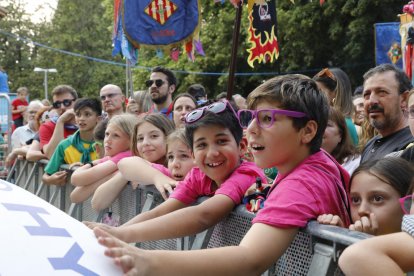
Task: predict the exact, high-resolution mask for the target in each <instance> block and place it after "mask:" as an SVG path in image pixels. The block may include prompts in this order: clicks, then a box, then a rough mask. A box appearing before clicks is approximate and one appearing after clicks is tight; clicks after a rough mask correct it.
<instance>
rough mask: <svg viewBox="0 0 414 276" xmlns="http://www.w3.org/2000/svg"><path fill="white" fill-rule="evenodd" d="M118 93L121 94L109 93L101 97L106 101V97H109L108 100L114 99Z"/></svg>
mask: <svg viewBox="0 0 414 276" xmlns="http://www.w3.org/2000/svg"><path fill="white" fill-rule="evenodd" d="M116 95H121V93H109V94H107V95H102V96H101V97H100V98H101V101H105V100H106V99H108V100H109V99H112V98H113V97H115V96H116Z"/></svg>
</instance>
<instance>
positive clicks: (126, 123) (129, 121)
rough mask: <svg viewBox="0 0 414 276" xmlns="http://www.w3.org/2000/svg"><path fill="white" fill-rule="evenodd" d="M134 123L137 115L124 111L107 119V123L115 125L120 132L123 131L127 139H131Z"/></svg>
mask: <svg viewBox="0 0 414 276" xmlns="http://www.w3.org/2000/svg"><path fill="white" fill-rule="evenodd" d="M136 123H137V117H136V116H135V115H132V114H128V113H124V114H120V115H115V116H114V117H112V118H111V119H110V120H109V122H108V125H110V124H114V125H116V126H117V127H118V128H119V129H120V130H121V131H122V132H124V133H125V134H126V135H127V136H128V138H129V140H131V138H132V136H133V133H134V127H135V125H136Z"/></svg>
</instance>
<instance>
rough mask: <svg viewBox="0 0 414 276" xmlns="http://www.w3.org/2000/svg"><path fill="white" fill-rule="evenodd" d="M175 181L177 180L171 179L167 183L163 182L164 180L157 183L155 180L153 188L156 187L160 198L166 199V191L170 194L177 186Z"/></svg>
mask: <svg viewBox="0 0 414 276" xmlns="http://www.w3.org/2000/svg"><path fill="white" fill-rule="evenodd" d="M177 183H178V181H173V180H172V181H170V182H168V183H165V182H162V183H159V182H157V181H156V182H155V183H154V185H155V188H157V190H158V191H159V192H160V194H161V196H162V198H163V199H164V200H167V199H168V195H167V192H168V194H172V192H173V189H174V188H175V187H176V186H177Z"/></svg>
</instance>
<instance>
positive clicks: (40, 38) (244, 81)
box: [0, 0, 407, 98]
mask: <svg viewBox="0 0 414 276" xmlns="http://www.w3.org/2000/svg"><path fill="white" fill-rule="evenodd" d="M3 2H6V3H7V4H6V8H7V9H8V10H9V14H8V16H6V17H5V18H4V19H3V20H1V21H0V24H1V25H0V30H2V31H3V32H6V33H13V34H16V35H18V36H21V37H27V38H30V39H31V40H33V41H35V42H38V43H41V44H44V45H47V46H50V47H52V48H56V49H60V51H54V50H50V49H47V48H44V47H38V46H36V47H34V46H33V45H32V44H30V43H27V42H25V41H22V40H17V39H15V38H14V37H11V36H8V35H4V34H0V65H2V66H4V67H5V69H6V71H7V73H8V74H9V79H10V81H11V85H10V86H11V89H12V90H13V91H14V90H16V89H17V88H18V87H19V86H23V85H24V86H28V87H29V88H30V90H31V92H32V96H31V97H32V98H35V97H41V96H42V95H43V74H39V73H35V72H33V69H34V67H42V68H56V69H57V70H58V73H57V74H49V91H50V90H51V89H52V88H53V87H54V86H56V85H58V84H63V83H65V84H70V85H72V86H73V87H75V89H76V90H77V91H79V92H80V93H81V94H82V95H83V96H96V95H98V91H99V89H100V87H102V86H103V85H105V84H108V83H114V84H117V85H119V86H121V87H123V86H124V83H125V67H124V66H120V65H119V64H108V63H102V62H98V61H94V60H91V59H85V58H83V57H80V56H73V55H68V54H66V53H63V52H62V51H69V52H73V53H76V54H78V55H83V56H89V57H94V58H99V59H104V60H109V61H112V62H114V63H115V62H117V63H122V64H124V63H125V61H124V60H122V58H121V57H120V56H117V57H112V56H111V51H112V46H111V32H112V20H113V6H112V5H113V1H112V0H104V1H101V0H88V1H84V0H83V1H82V0H59V4H58V6H57V9H56V12H55V15H54V17H53V20H52V22H45V21H44V22H40V23H36V24H35V23H32V22H30V20H29V19H27V17H25V15H24V12H23V7H22V6H21V5H20V4H19V3H20V2H19V1H13V0H7V1H3ZM200 2H201V5H202V14H203V20H202V28H201V41H202V43H203V47H204V51H205V53H206V56H205V57H202V56H197V57H196V61H195V62H194V63H193V62H191V61H189V60H188V58H187V56H186V55H185V54H182V55H181V56H180V58H179V60H178V61H177V62H174V61H172V60H171V59H170V58H169V57H168V55H169V53H165V54H164V57H163V58H158V57H156V55H155V51H154V50H153V49H148V48H145V47H142V48H141V49H140V51H139V63H138V66H137V67H135V68H134V69H133V81H134V90H140V89H146V88H145V85H144V82H145V80H146V79H148V76H149V70H150V68H152V67H154V66H157V65H162V66H166V67H168V68H170V69H172V70H175V71H176V72H177V77H178V79H179V83H180V85H179V88H178V92H184V91H185V90H186V89H187V87H188V86H189V85H190V84H193V83H201V84H203V85H204V86H205V87H206V88H207V90H208V92H209V95H210V97H213V96H214V95H217V94H218V93H220V92H222V91H226V89H227V82H228V75H218V74H219V73H228V71H229V63H230V55H231V45H232V38H233V25H234V19H235V15H236V10H235V9H234V7H233V6H232V5H231V4H230V3H229V2H228V1H226V2H225V4H223V5H222V4H215V3H214V1H213V0H207V1H200ZM295 2H296V4H292V3H291V1H290V0H280V1H277V5H278V7H277V13H278V28H277V35H278V42H279V47H280V56H279V60H278V61H276V62H275V63H273V64H257V63H255V67H254V68H253V69H252V68H250V67H249V66H248V64H247V61H246V59H247V56H248V53H247V52H246V49H247V48H249V47H250V45H249V44H248V42H247V27H248V20H247V7H244V9H243V15H242V26H241V33H240V39H239V43H238V45H239V49H238V55H237V68H236V72H239V73H269V75H250V76H244V75H240V76H237V77H236V79H235V93H240V94H243V95H247V94H248V93H249V92H250V91H251V90H253V89H254V88H255V87H256V86H257V85H258V84H259V83H261V82H262V81H263V80H264V79H268V78H270V77H272V76H274V75H278V74H279V73H281V72H282V73H284V72H296V73H304V74H307V75H309V76H313V75H314V74H315V73H316V72H317V71H318V70H320V69H321V68H323V67H327V66H338V67H341V68H343V69H344V70H345V71H346V72H347V73H348V74H349V75H350V77H351V80H352V81H353V84H354V85H359V84H360V83H361V82H362V78H361V76H362V74H363V73H364V72H365V71H366V70H367V69H369V68H370V67H372V66H374V38H373V24H374V23H379V22H390V21H398V17H397V14H398V13H400V12H401V9H402V6H403V5H404V4H405V3H406V2H407V1H396V0H327V1H325V4H324V5H322V6H320V5H319V1H307V0H302V1H300V0H296V1H295ZM190 72H203V73H204V74H192V73H190ZM212 72H213V73H218V74H216V75H215V74H206V73H212Z"/></svg>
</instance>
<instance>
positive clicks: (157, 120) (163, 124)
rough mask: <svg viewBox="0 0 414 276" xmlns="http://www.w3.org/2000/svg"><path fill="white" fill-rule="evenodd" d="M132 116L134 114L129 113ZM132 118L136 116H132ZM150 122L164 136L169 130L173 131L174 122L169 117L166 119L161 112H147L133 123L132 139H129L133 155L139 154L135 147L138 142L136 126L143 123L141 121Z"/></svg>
mask: <svg viewBox="0 0 414 276" xmlns="http://www.w3.org/2000/svg"><path fill="white" fill-rule="evenodd" d="M131 116H134V115H131ZM134 118H136V117H135V116H134ZM145 122H147V123H150V124H151V125H153V126H155V127H156V128H159V129H160V130H161V131H162V133H164V136H165V137H167V136H168V135H169V134H170V133H171V132H173V131H174V124H173V122H171V120H170V119H168V118H167V117H165V116H164V115H163V114H161V113H152V114H147V115H145V116H143V117H140V119H139V121H138V123H137V124H136V125H135V127H134V130H133V135H132V139H131V151H132V153H133V154H134V155H136V156H139V152H138V149H137V143H138V133H137V132H138V128H139V127H140V126H141V125H142V124H143V123H145Z"/></svg>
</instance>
